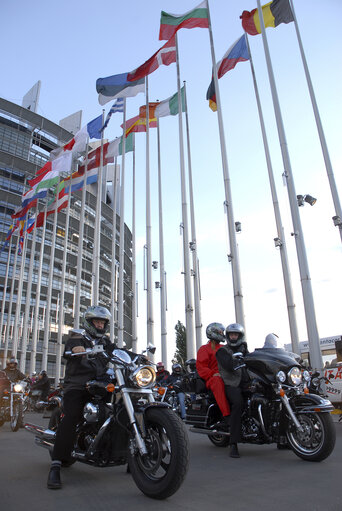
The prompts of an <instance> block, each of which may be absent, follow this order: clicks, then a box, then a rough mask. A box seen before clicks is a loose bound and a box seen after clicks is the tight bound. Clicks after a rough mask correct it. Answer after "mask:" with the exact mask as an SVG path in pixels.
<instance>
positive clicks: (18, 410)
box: [0, 381, 25, 432]
mask: <svg viewBox="0 0 342 511" xmlns="http://www.w3.org/2000/svg"><path fill="white" fill-rule="evenodd" d="M24 391H25V382H10V381H9V382H8V388H6V389H4V390H3V392H2V397H1V399H0V427H1V426H2V425H3V424H4V423H5V422H9V423H10V426H11V430H12V431H14V432H15V431H18V429H19V428H20V427H21V426H22V425H23V422H24V405H23V401H24Z"/></svg>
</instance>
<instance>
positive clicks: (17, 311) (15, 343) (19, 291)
mask: <svg viewBox="0 0 342 511" xmlns="http://www.w3.org/2000/svg"><path fill="white" fill-rule="evenodd" d="M23 236H24V242H23V249H22V251H21V265H20V273H19V280H18V289H17V301H16V305H15V316H14V318H15V319H14V330H13V342H12V353H13V355H14V356H15V357H16V356H17V353H18V334H19V325H20V315H21V298H22V291H23V281H24V271H25V262H26V245H27V216H26V220H25V223H24V229H23Z"/></svg>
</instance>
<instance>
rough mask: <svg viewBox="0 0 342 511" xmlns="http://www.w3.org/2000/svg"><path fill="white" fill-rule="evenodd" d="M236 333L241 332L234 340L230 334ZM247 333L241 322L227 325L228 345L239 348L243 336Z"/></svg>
mask: <svg viewBox="0 0 342 511" xmlns="http://www.w3.org/2000/svg"><path fill="white" fill-rule="evenodd" d="M231 333H236V334H239V336H238V338H237V339H236V340H234V341H232V340H231V339H230V338H229V334H231ZM244 335H245V330H244V328H243V326H242V325H240V324H239V323H232V324H230V325H228V326H227V328H226V338H227V344H228V346H233V347H234V348H237V347H238V346H241V344H242V343H243V337H244Z"/></svg>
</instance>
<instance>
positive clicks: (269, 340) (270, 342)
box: [264, 334, 279, 348]
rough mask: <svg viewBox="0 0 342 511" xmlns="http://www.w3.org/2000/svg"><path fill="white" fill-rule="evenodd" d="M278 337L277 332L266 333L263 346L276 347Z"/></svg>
mask: <svg viewBox="0 0 342 511" xmlns="http://www.w3.org/2000/svg"><path fill="white" fill-rule="evenodd" d="M278 339H279V337H278V336H277V334H268V335H266V337H265V343H264V348H277V347H278Z"/></svg>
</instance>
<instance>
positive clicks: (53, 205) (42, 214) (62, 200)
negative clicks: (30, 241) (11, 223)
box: [27, 188, 68, 233]
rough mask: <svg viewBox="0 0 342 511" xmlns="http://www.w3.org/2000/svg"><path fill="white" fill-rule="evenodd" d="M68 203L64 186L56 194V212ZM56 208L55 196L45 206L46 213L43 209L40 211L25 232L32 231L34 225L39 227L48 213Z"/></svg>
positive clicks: (51, 212) (50, 213)
mask: <svg viewBox="0 0 342 511" xmlns="http://www.w3.org/2000/svg"><path fill="white" fill-rule="evenodd" d="M67 205H68V194H67V193H65V190H64V188H63V189H62V190H61V191H60V192H59V194H58V201H57V212H58V213H59V212H60V211H61V210H62V209H63V208H66V207H67ZM55 208H56V198H55V199H52V200H51V201H50V202H49V204H48V207H47V210H46V215H45V212H44V211H41V212H40V213H39V215H38V216H37V218H36V221H35V222H34V223H32V225H30V226H29V227H28V229H27V232H28V233H30V232H32V231H33V229H34V228H35V227H37V228H38V227H41V226H42V225H43V224H44V219H45V218H47V217H48V216H49V215H52V214H53V213H54V212H55Z"/></svg>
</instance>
